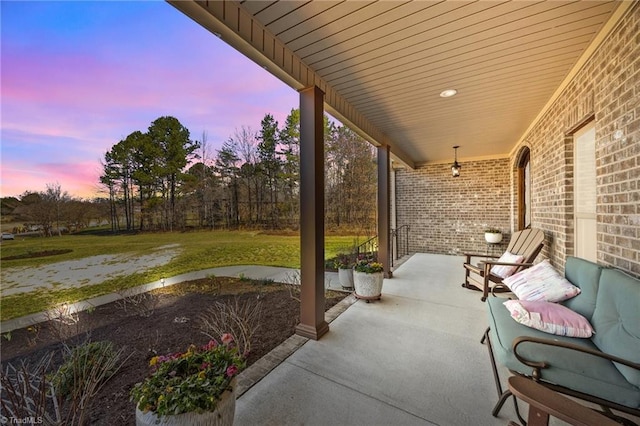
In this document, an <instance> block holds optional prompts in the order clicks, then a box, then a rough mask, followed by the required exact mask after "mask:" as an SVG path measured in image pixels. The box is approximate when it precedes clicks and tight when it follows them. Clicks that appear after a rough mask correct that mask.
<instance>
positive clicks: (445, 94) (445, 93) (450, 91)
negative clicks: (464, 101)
mask: <svg viewBox="0 0 640 426" xmlns="http://www.w3.org/2000/svg"><path fill="white" fill-rule="evenodd" d="M456 93H458V91H457V90H456V89H447V90H443V91H442V93H440V97H441V98H450V97H452V96H453V95H455V94H456Z"/></svg>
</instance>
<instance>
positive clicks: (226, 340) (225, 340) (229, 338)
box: [222, 333, 233, 345]
mask: <svg viewBox="0 0 640 426" xmlns="http://www.w3.org/2000/svg"><path fill="white" fill-rule="evenodd" d="M231 342H233V336H232V335H231V334H229V333H224V334H223V335H222V343H223V344H224V345H229V343H231Z"/></svg>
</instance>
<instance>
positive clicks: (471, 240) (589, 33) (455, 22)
mask: <svg viewBox="0 0 640 426" xmlns="http://www.w3.org/2000/svg"><path fill="white" fill-rule="evenodd" d="M169 2H170V3H171V4H172V5H173V6H175V7H176V8H177V9H178V10H180V11H181V12H183V13H184V14H185V15H187V16H189V17H190V18H192V19H193V20H194V21H195V22H197V23H198V24H199V25H201V26H203V27H204V28H206V29H207V30H209V31H210V32H211V33H212V34H213V35H215V36H216V37H218V38H221V39H222V40H224V41H225V42H227V43H229V44H230V45H231V46H233V47H234V48H236V49H237V50H239V51H240V52H242V53H243V54H245V55H246V56H247V57H249V58H251V59H252V60H254V61H255V62H256V63H257V64H259V65H260V66H262V67H263V68H264V69H265V70H267V71H268V72H270V73H272V74H273V75H275V76H277V77H278V78H280V79H281V80H282V81H283V82H284V83H285V84H288V85H289V86H290V87H292V88H293V89H295V90H298V91H299V92H300V116H301V120H300V175H301V179H300V184H301V185H300V194H301V224H300V225H301V252H302V258H301V284H302V295H301V302H302V304H301V318H300V324H299V325H298V328H297V333H298V335H297V336H294V338H293V340H292V342H289V343H288V344H289V349H290V350H289V351H288V352H287V351H285V353H287V354H288V353H292V354H291V355H290V356H288V357H287V356H285V357H283V358H284V361H282V362H279V360H278V359H277V358H278V357H275V359H271V364H272V366H275V368H273V370H271V372H270V373H269V374H267V375H266V376H264V378H263V379H262V380H260V381H258V382H257V383H256V384H255V385H254V386H252V387H251V388H250V389H249V390H248V391H246V393H244V394H242V395H241V396H240V398H239V399H238V407H237V411H236V422H237V424H242V425H244V424H246V425H252V424H274V425H275V424H278V425H280V424H331V425H333V424H349V425H353V424H355V425H358V424H363V425H364V424H366V425H371V424H440V425H444V424H447V425H467V424H474V425H484V424H486V425H493V424H507V423H508V422H509V420H515V419H516V417H515V412H514V411H513V408H512V405H511V404H507V405H506V406H505V407H504V408H503V410H502V412H501V416H502V417H500V418H494V417H492V415H491V408H492V407H493V404H494V403H495V401H496V399H497V395H496V392H495V388H494V386H493V380H492V374H491V371H490V364H489V362H488V354H487V349H486V347H485V346H483V345H481V344H480V337H481V335H482V333H483V331H484V330H485V328H486V326H487V320H486V313H485V305H484V304H483V303H481V302H480V296H479V294H478V293H476V292H472V291H469V290H466V289H463V288H461V287H460V283H461V282H462V280H463V269H462V258H461V257H459V256H455V254H460V253H463V252H464V251H474V252H483V251H484V250H488V246H487V245H485V244H484V240H482V232H483V231H482V230H483V229H485V228H487V227H493V226H495V227H498V228H499V229H501V230H502V232H504V233H506V234H507V238H505V241H508V235H509V234H511V233H513V232H515V231H518V230H521V229H525V228H528V227H531V228H535V229H540V230H542V231H543V232H544V233H545V245H544V248H543V251H542V253H541V256H540V257H541V258H548V259H549V260H550V261H551V263H552V264H553V266H555V267H556V268H557V269H558V270H562V269H563V267H564V263H565V260H566V258H567V256H579V257H585V258H588V259H590V260H592V261H594V262H597V263H599V264H600V265H604V266H612V267H616V268H620V269H622V270H624V271H626V272H628V273H630V274H632V275H634V276H637V275H638V274H639V273H640V269H639V268H640V257H639V253H640V251H639V249H638V248H639V247H640V246H639V245H638V242H639V241H640V233H639V232H640V231H639V230H640V219H639V218H640V216H639V214H640V211H638V203H637V202H638V198H637V185H638V170H640V167H639V165H640V156H639V154H638V150H637V143H638V140H639V139H638V138H639V137H640V126H639V125H638V119H637V96H638V87H639V86H638V84H637V82H638V78H639V77H638V73H637V69H638V67H637V58H638V52H640V42H639V41H640V40H639V39H638V37H637V28H638V22H640V6H639V5H638V3H637V2H626V1H607V0H602V1H576V2H568V1H567V2H564V1H561V2H536V1H523V2H473V1H449V2H448V1H442V2H435V1H434V2H419V1H415V2H373V1H362V2H356V1H354V2H349V1H347V2H337V1H336V2H332V1H315V2H314V1H310V2H294V1H240V2H236V1H213V2H209V1H207V2H201V1H176V0H169ZM447 89H451V90H447ZM447 92H448V93H447ZM447 94H454V96H453V97H448V96H447ZM324 111H327V112H329V113H330V114H331V115H333V116H334V117H336V118H337V119H339V120H340V121H342V123H343V124H345V125H347V126H349V127H350V128H352V129H353V130H355V131H356V132H357V133H359V134H360V135H361V136H363V137H364V138H365V139H366V140H368V141H369V142H371V143H372V144H373V145H375V146H376V147H377V152H378V182H377V183H378V211H377V218H378V238H379V251H378V256H379V260H380V261H381V262H382V263H383V265H384V266H385V271H386V272H387V274H389V272H391V268H390V260H391V259H390V253H391V251H392V250H391V249H392V244H393V241H391V238H390V235H392V232H393V230H394V229H397V228H398V227H400V226H409V227H410V229H411V233H412V234H411V240H410V243H409V245H410V251H411V252H415V253H418V254H415V255H414V256H413V257H412V258H411V259H409V260H408V261H407V262H406V263H404V264H403V265H401V266H400V267H399V268H397V269H396V270H393V279H387V280H385V286H384V288H383V298H382V301H380V302H377V303H370V304H366V303H365V302H363V301H358V302H357V303H355V304H353V305H352V306H350V307H349V308H348V309H347V310H346V311H345V312H344V313H342V314H341V315H339V316H338V317H337V318H336V319H335V320H333V321H332V320H331V318H330V317H329V316H327V317H325V315H324V311H323V302H324V298H323V291H324V264H323V262H324V250H323V247H324V246H323V243H324V236H323V228H324V217H323V214H324V210H323V207H324V205H323V201H324V189H323V172H324V169H323V134H322V123H323V118H322V117H323V112H324ZM585 134H587V135H588V137H586V136H585ZM582 141H588V143H587V142H582ZM454 147H455V148H454ZM457 147H460V151H459V152H458V151H457ZM454 149H456V151H455V152H456V154H454ZM458 154H460V156H459V157H458V156H457V155H458ZM454 155H455V157H454ZM454 158H455V165H461V166H462V172H461V173H458V175H456V174H455V173H454V174H453V176H457V177H452V166H451V162H452V161H453V160H454ZM585 159H586V160H585ZM458 160H459V161H460V164H458ZM583 160H584V161H583ZM587 160H588V161H587ZM583 166H586V167H585V168H581V167H583ZM584 170H586V173H585V171H584ZM458 172H460V170H458ZM582 181H587V186H581V185H582ZM586 195H588V196H589V197H588V199H585V201H584V202H582V201H580V200H582V198H581V197H583V196H586ZM581 227H583V228H581ZM496 248H497V249H499V250H500V249H504V248H505V247H501V246H497V247H496ZM424 252H428V253H430V254H421V253H424ZM329 323H330V324H329ZM307 339H311V340H307ZM267 358H269V357H267ZM271 358H273V357H271ZM256 368H261V367H256ZM270 368H271V367H265V368H264V371H269V370H270ZM503 376H504V377H506V374H504V375H503ZM503 386H504V384H503ZM523 411H526V409H525V407H524V404H523ZM636 421H637V420H636Z"/></svg>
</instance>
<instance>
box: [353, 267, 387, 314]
mask: <svg viewBox="0 0 640 426" xmlns="http://www.w3.org/2000/svg"><path fill="white" fill-rule="evenodd" d="M383 281H384V270H383V267H382V263H378V262H375V261H373V260H371V259H361V260H359V261H357V262H356V264H355V266H354V267H353V285H354V287H355V296H356V298H358V299H364V300H366V301H367V303H368V302H369V301H370V300H380V296H381V294H382V282H383Z"/></svg>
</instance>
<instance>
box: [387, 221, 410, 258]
mask: <svg viewBox="0 0 640 426" xmlns="http://www.w3.org/2000/svg"><path fill="white" fill-rule="evenodd" d="M408 254H409V225H402V226H400V227H399V228H396V229H392V230H391V266H393V264H394V262H395V261H396V260H398V259H400V258H402V257H404V256H406V255H408Z"/></svg>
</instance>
